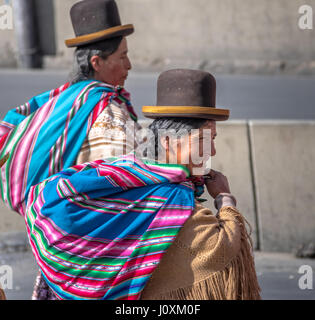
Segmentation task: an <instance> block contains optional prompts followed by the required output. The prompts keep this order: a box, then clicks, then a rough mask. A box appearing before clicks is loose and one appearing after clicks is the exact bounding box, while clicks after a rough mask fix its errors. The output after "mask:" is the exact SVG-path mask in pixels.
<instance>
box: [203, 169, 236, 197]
mask: <svg viewBox="0 0 315 320" xmlns="http://www.w3.org/2000/svg"><path fill="white" fill-rule="evenodd" d="M204 178H205V184H206V187H207V189H208V192H209V194H210V196H211V197H212V198H213V199H215V198H216V197H217V195H218V194H220V193H231V191H230V186H229V182H228V179H227V177H226V176H225V175H223V174H222V173H221V172H219V171H215V170H211V171H210V173H209V174H207V175H206V176H204Z"/></svg>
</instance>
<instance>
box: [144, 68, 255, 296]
mask: <svg viewBox="0 0 315 320" xmlns="http://www.w3.org/2000/svg"><path fill="white" fill-rule="evenodd" d="M215 95H216V82H215V78H214V77H213V76H212V75H211V74H209V73H207V72H202V71H196V70H185V69H177V70H169V71H166V72H164V73H162V74H161V75H160V77H159V80H158V88H157V105H156V106H145V107H143V113H144V115H145V116H146V117H148V118H153V119H155V120H154V121H153V123H151V125H150V126H149V129H150V130H151V131H152V133H153V135H152V137H153V143H152V146H154V148H153V150H147V156H148V157H150V158H152V155H153V156H154V158H155V159H156V160H159V161H166V162H168V163H174V164H175V163H176V164H182V165H185V166H186V167H187V168H188V169H189V171H190V173H191V175H196V177H195V182H196V183H195V187H196V190H198V188H201V190H202V187H203V185H205V186H206V189H207V191H208V193H209V194H210V196H211V197H213V198H214V203H215V207H216V209H217V210H218V213H217V214H213V213H212V212H211V211H210V210H209V209H208V208H206V207H204V206H203V205H202V203H201V200H202V199H199V198H196V200H195V211H194V214H193V215H192V216H190V218H188V220H187V221H186V223H185V224H184V226H183V227H182V229H181V230H180V232H179V234H178V236H177V238H176V240H175V241H174V243H173V244H172V245H171V247H170V248H169V249H168V251H167V252H166V253H165V255H164V256H163V258H162V260H161V262H160V264H159V265H158V267H157V268H156V270H155V271H154V272H153V274H152V276H151V279H150V280H149V282H148V283H147V285H146V287H145V288H144V290H143V292H142V295H141V299H143V300H164V299H174V300H186V299H188V300H213V299H215V300H221V299H233V300H235V299H260V288H259V285H258V281H257V276H256V271H255V266H254V259H253V254H252V242H251V238H250V235H249V234H248V232H247V230H246V223H247V222H246V220H245V218H244V217H243V216H242V214H241V213H240V212H239V211H238V210H237V208H236V199H235V198H234V197H233V196H232V194H231V192H230V188H229V183H228V180H227V178H226V177H225V176H224V175H223V174H222V173H220V172H218V171H215V170H211V171H210V172H209V173H207V174H206V175H202V173H201V175H200V169H201V168H202V169H204V173H205V172H206V162H207V160H208V159H209V157H210V156H211V157H213V156H214V155H215V154H216V151H215V145H214V139H215V137H216V135H217V133H216V121H224V120H227V119H228V118H229V110H226V109H218V108H216V107H215ZM206 129H208V131H207V130H206ZM171 132H173V134H171ZM205 132H207V134H209V135H210V136H209V137H208V139H209V140H210V142H209V144H203V139H205V134H204V133H205ZM183 146H185V147H183ZM198 153H199V154H200V155H202V161H201V162H198V163H197V164H196V163H194V161H192V156H193V155H194V154H198ZM183 159H189V160H188V161H186V162H185V161H183ZM196 173H197V174H196ZM200 193H202V191H201V192H200V191H199V195H200ZM196 194H198V193H196Z"/></svg>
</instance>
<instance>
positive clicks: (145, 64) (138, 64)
mask: <svg viewBox="0 0 315 320" xmlns="http://www.w3.org/2000/svg"><path fill="white" fill-rule="evenodd" d="M76 1H77V0H53V4H54V14H55V39H51V41H54V40H55V41H56V46H57V47H56V55H55V56H53V57H47V59H46V66H47V67H50V68H56V67H57V68H69V65H71V61H72V50H70V49H67V48H66V47H65V45H64V40H65V39H66V38H71V37H73V30H72V26H71V22H70V18H69V9H70V7H71V6H72V5H73V4H74V3H75V2H76ZM0 2H1V0H0ZM117 3H118V5H119V8H120V12H121V18H122V22H123V23H133V24H134V25H135V28H136V33H135V34H134V35H132V36H130V37H129V38H128V39H129V47H130V57H131V60H132V62H133V65H134V67H135V68H136V69H138V70H143V69H145V70H158V71H161V70H164V69H168V68H174V67H178V66H180V67H189V68H200V69H205V70H209V71H210V70H211V71H212V72H217V73H218V72H224V73H233V72H242V73H253V72H254V73H314V72H315V41H314V39H315V30H314V29H313V30H301V29H299V27H298V20H299V17H300V16H301V14H299V12H298V9H299V7H300V6H301V5H304V4H306V3H307V4H308V5H310V6H312V7H313V10H314V12H315V0H308V1H305V0H292V1H288V0H274V1H271V0H194V1H191V0H117ZM42 14H44V13H42ZM314 20H315V19H314ZM45 21H46V20H45ZM45 21H41V27H40V30H41V34H44V35H46V37H49V36H52V35H53V33H52V32H49V33H48V34H47V32H46V31H45V30H46V29H49V28H48V25H45V23H46V24H47V23H48V22H47V21H46V22H45ZM314 23H315V22H314ZM0 34H1V37H0V57H1V58H2V59H1V61H2V62H1V63H0V65H6V64H7V65H8V66H11V65H14V63H13V62H14V59H13V57H14V55H12V48H13V49H15V48H16V47H15V46H14V45H13V41H12V39H11V38H12V31H0ZM8 39H10V40H8ZM12 61H13V62H12Z"/></svg>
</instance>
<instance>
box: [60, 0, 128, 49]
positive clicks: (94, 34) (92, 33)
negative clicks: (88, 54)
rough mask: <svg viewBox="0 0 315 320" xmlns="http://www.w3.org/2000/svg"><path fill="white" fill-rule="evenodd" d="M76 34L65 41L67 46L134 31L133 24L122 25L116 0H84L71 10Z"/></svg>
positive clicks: (97, 40) (125, 34)
mask: <svg viewBox="0 0 315 320" xmlns="http://www.w3.org/2000/svg"><path fill="white" fill-rule="evenodd" d="M70 16H71V21H72V25H73V29H74V33H75V35H76V37H75V38H73V39H68V40H66V41H65V43H66V46H67V47H78V46H82V45H87V44H91V43H95V42H99V41H101V40H105V39H110V38H115V37H119V36H128V35H130V34H131V33H133V32H134V27H133V25H132V24H126V25H122V24H121V21H120V16H119V11H118V8H117V4H116V2H115V1H114V0H83V1H80V2H77V3H76V4H74V5H73V6H72V8H71V10H70Z"/></svg>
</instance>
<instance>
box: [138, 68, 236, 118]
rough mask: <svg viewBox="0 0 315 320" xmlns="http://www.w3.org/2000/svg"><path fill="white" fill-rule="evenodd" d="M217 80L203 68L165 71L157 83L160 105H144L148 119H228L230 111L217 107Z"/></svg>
mask: <svg viewBox="0 0 315 320" xmlns="http://www.w3.org/2000/svg"><path fill="white" fill-rule="evenodd" d="M215 102H216V81H215V78H214V76H213V75H211V74H210V73H208V72H204V71H200V70H189V69H175V70H168V71H165V72H163V73H162V74H161V75H160V76H159V79H158V83H157V103H156V106H144V107H142V112H143V114H144V116H145V117H147V118H162V117H167V118H168V117H181V118H182V117H183V118H202V119H210V120H216V121H224V120H227V119H228V118H229V116H230V111H229V110H227V109H218V108H216V106H215V105H216V103H215Z"/></svg>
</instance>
